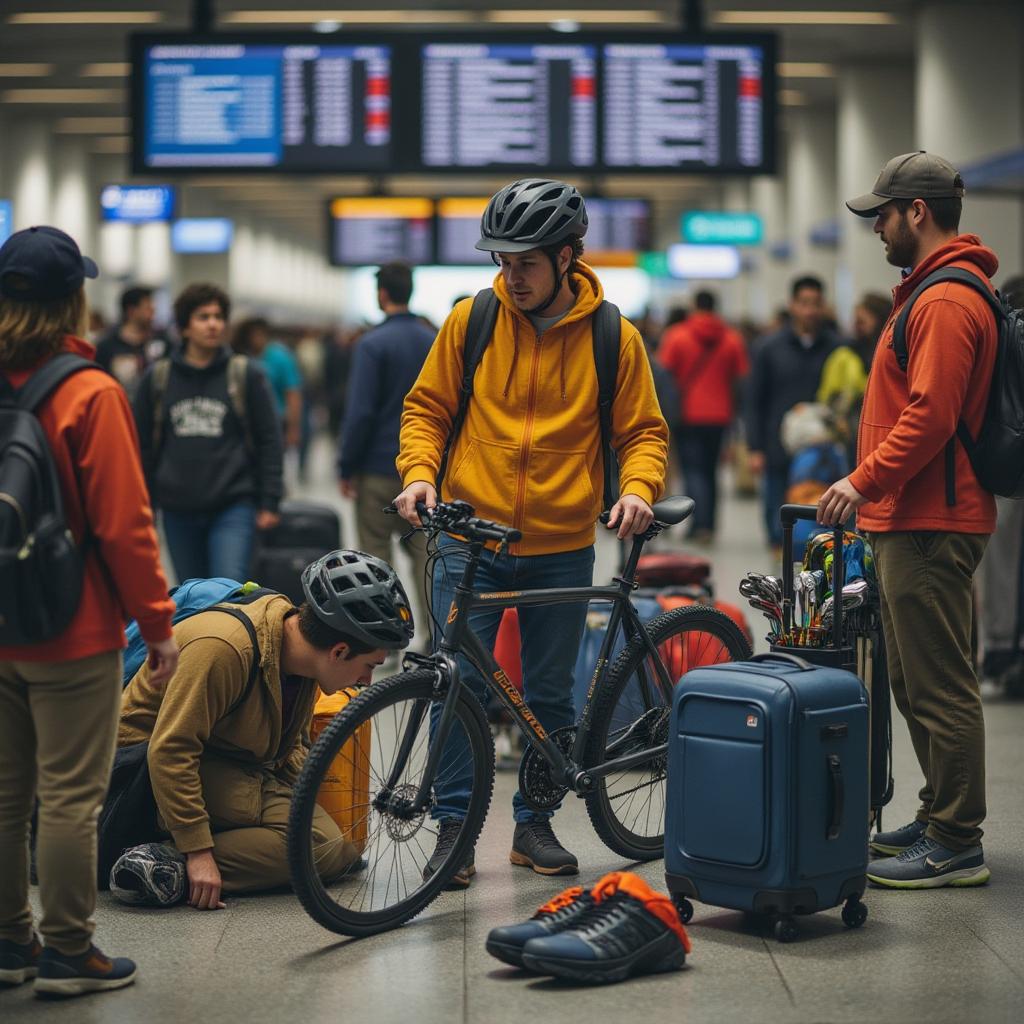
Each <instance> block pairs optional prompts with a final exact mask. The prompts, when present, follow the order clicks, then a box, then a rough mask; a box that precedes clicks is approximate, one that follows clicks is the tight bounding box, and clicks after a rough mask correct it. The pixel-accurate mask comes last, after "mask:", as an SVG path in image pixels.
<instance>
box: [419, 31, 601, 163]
mask: <svg viewBox="0 0 1024 1024" xmlns="http://www.w3.org/2000/svg"><path fill="white" fill-rule="evenodd" d="M596 57H597V48H596V47H595V46H593V45H556V44H554V43H552V44H542V43H514V42H509V43H500V42H499V43H483V42H451V43H429V44H427V45H424V46H423V47H422V48H421V51H420V73H421V88H422V117H421V123H422V142H421V153H420V160H421V163H422V164H423V166H425V167H427V168H436V169H460V170H468V169H478V168H494V169H503V170H527V171H528V170H532V169H539V168H562V169H568V168H592V167H594V166H595V164H596V163H597V157H598V154H597V61H596Z"/></svg>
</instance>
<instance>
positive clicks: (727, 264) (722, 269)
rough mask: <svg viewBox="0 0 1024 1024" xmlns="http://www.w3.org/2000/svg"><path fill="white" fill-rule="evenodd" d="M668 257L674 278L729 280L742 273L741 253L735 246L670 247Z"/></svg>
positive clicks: (670, 270) (669, 268)
mask: <svg viewBox="0 0 1024 1024" xmlns="http://www.w3.org/2000/svg"><path fill="white" fill-rule="evenodd" d="M666 256H667V257H668V272H669V273H670V274H671V275H672V276H673V277H679V278H684V279H688V278H697V279H698V280H700V279H705V278H717V279H725V280H727V279H729V278H732V277H736V276H737V275H738V274H739V272H740V251H739V249H737V248H736V247H735V246H733V245H685V244H684V245H670V246H669V247H668V250H667V253H666Z"/></svg>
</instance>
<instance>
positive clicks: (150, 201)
mask: <svg viewBox="0 0 1024 1024" xmlns="http://www.w3.org/2000/svg"><path fill="white" fill-rule="evenodd" d="M100 209H101V210H102V211H103V219H104V220H123V221H129V222H131V223H133V224H145V223H148V222H149V221H161V220H171V218H172V217H173V216H174V188H173V186H171V185H107V186H106V187H105V188H104V189H103V191H102V192H101V193H100Z"/></svg>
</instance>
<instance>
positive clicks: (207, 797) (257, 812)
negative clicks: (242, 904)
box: [199, 755, 359, 893]
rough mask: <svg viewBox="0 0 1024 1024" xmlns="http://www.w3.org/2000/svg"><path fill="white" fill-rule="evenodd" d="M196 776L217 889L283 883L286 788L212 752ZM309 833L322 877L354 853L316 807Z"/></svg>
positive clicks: (285, 880)
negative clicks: (218, 883) (210, 837)
mask: <svg viewBox="0 0 1024 1024" xmlns="http://www.w3.org/2000/svg"><path fill="white" fill-rule="evenodd" d="M199 777H200V780H201V782H202V787H203V801H204V802H205V804H206V811H207V813H208V814H209V816H210V827H211V829H212V830H213V858H214V860H215V861H216V862H217V867H218V868H219V870H220V875H221V881H222V883H223V891H224V892H225V893H238V892H255V891H259V890H261V889H276V888H278V887H280V886H283V885H288V884H289V875H288V814H289V812H290V810H291V804H292V789H291V787H290V786H288V785H286V784H285V783H283V782H282V781H281V780H280V779H278V778H277V777H276V776H274V775H272V774H271V773H270V772H268V771H265V770H264V769H261V768H256V767H254V768H246V767H243V766H242V765H239V764H237V763H235V762H232V761H227V760H224V759H223V758H218V757H215V756H212V755H206V756H205V757H204V758H203V759H202V761H201V762H200V765H199ZM312 834H313V841H314V843H316V845H317V852H316V860H317V864H318V867H319V869H320V874H321V876H322V877H323V878H325V879H331V878H334V877H336V876H338V875H341V874H342V873H343V872H344V871H345V869H346V868H347V867H348V866H349V865H350V864H352V862H353V861H355V860H356V859H357V858H358V856H359V853H358V851H357V850H356V848H355V847H354V846H353V845H352V844H351V843H350V842H348V840H346V839H344V838H343V837H342V834H341V831H340V830H339V829H338V826H337V825H336V824H335V823H334V821H333V820H332V819H331V818H330V817H328V815H327V813H326V812H325V811H323V810H321V809H320V808H319V807H318V808H317V809H316V812H315V813H314V815H313V829H312Z"/></svg>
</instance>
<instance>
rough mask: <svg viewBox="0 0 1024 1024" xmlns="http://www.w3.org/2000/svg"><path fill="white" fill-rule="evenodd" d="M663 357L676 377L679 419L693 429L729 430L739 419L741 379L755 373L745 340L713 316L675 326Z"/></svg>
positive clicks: (694, 316)
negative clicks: (738, 401) (678, 396)
mask: <svg viewBox="0 0 1024 1024" xmlns="http://www.w3.org/2000/svg"><path fill="white" fill-rule="evenodd" d="M658 359H659V361H660V362H661V365H662V366H664V367H665V369H666V370H669V371H671V373H672V375H673V376H674V377H675V379H676V385H677V386H678V388H679V394H680V399H681V404H680V418H681V420H682V422H683V424H689V425H690V426H709V427H726V426H728V425H729V424H730V423H732V421H733V419H735V417H736V381H737V380H738V379H739V378H740V377H745V376H746V375H747V373H748V372H749V370H750V361H749V359H748V358H747V350H746V347H745V346H744V344H743V339H742V338H741V337H740V336H739V334H738V333H737V332H736V331H734V330H732V328H730V327H729V325H728V324H726V322H725V321H724V320H722V318H721V317H719V316H716V315H715V314H714V313H705V312H697V313H692V314H691V315H690V316H689V317H688V318H687V319H686V320H684V321H683V322H682V323H678V324H673V325H672V326H671V327H670V328H669V329H668V330H667V331H666V332H665V334H664V337H663V338H662V339H661V344H660V345H659V346H658Z"/></svg>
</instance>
